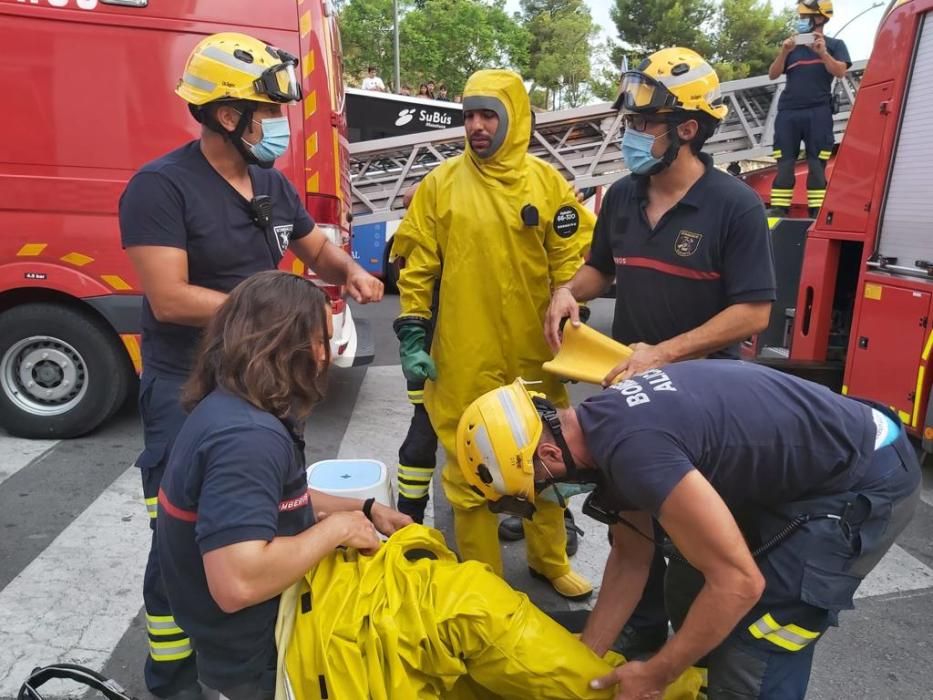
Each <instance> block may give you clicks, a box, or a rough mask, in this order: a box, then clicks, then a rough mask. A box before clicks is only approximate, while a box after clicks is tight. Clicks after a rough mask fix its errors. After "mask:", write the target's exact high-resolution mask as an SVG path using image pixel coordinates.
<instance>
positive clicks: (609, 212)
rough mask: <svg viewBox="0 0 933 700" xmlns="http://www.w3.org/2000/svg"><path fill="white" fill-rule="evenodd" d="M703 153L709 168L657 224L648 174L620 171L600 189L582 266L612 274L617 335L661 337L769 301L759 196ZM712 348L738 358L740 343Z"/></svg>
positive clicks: (769, 265) (770, 265) (769, 268)
mask: <svg viewBox="0 0 933 700" xmlns="http://www.w3.org/2000/svg"><path fill="white" fill-rule="evenodd" d="M700 158H701V159H702V161H703V164H704V165H705V166H706V173H705V174H704V175H703V176H701V177H700V179H699V180H697V181H696V182H695V183H694V185H693V187H691V188H690V189H689V190H688V191H687V193H686V194H685V195H684V196H683V198H682V199H681V200H680V202H678V203H677V204H676V205H675V206H674V207H672V208H671V209H670V210H669V211H668V212H667V213H666V214H664V216H663V217H662V218H661V220H660V221H659V222H658V225H657V226H656V227H654V228H653V229H652V228H651V225H650V224H649V223H648V218H647V216H646V214H645V208H646V207H647V205H648V182H649V180H648V178H647V177H637V176H632V175H629V176H626V177H624V178H622V179H621V180H619V181H618V182H616V183H614V184H613V185H612V186H611V187H610V188H609V190H608V191H607V192H606V196H605V198H604V199H603V204H602V208H601V209H600V211H599V218H598V219H597V221H596V229H595V231H594V232H593V245H592V248H591V250H590V258H589V260H588V261H587V265H590V266H591V267H594V268H596V269H597V270H599V271H600V272H602V273H603V274H606V275H612V274H614V275H615V277H616V305H615V316H614V318H613V322H612V337H613V338H615V339H616V340H619V341H621V342H623V343H636V342H644V343H651V344H656V343H660V342H662V341H665V340H668V339H670V338H673V337H674V336H677V335H680V334H681V333H684V332H686V331H689V330H692V329H693V328H696V327H697V326H700V325H702V324H704V323H706V321H708V320H709V319H711V318H712V317H713V316H715V315H716V314H718V313H719V312H720V311H722V310H723V309H725V308H726V307H728V306H731V305H732V304H738V303H744V302H755V301H774V299H775V282H774V261H773V257H772V253H771V238H770V232H769V230H768V222H767V218H766V217H765V211H764V205H763V204H762V202H761V198H760V197H758V195H757V194H755V192H754V190H752V189H751V188H750V187H748V186H747V185H746V184H745V183H743V182H742V181H741V180H739V179H738V178H735V177H732V176H731V175H729V174H727V173H724V172H722V171H720V170H717V169H716V168H715V167H713V161H712V158H710V157H709V156H708V155H706V154H705V153H701V154H700ZM713 356H714V357H716V356H719V357H738V347H737V346H733V347H729V348H725V349H724V350H722V351H720V352H718V353H714V354H713Z"/></svg>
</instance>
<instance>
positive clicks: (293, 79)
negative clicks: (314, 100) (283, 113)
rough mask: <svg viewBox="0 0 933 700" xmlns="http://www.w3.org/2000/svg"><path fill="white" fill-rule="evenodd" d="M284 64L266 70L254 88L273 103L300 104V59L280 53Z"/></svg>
mask: <svg viewBox="0 0 933 700" xmlns="http://www.w3.org/2000/svg"><path fill="white" fill-rule="evenodd" d="M279 55H280V57H281V58H282V63H280V64H278V65H277V66H272V67H271V68H268V69H266V70H265V71H264V72H263V74H262V75H261V76H259V78H258V79H257V80H256V82H255V83H254V84H253V86H254V87H255V89H256V93H257V94H259V95H265V96H266V97H268V98H269V99H270V100H272V101H273V102H298V101H300V100H301V84H300V83H299V82H298V73H297V71H296V70H295V69H296V67H297V66H298V59H297V58H295V57H294V56H290V55H289V54H287V53H285V52H284V51H279Z"/></svg>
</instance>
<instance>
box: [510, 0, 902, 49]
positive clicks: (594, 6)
mask: <svg viewBox="0 0 933 700" xmlns="http://www.w3.org/2000/svg"><path fill="white" fill-rule="evenodd" d="M645 1H646V2H650V0H645ZM880 1H881V0H837V2H835V3H834V14H833V19H832V20H831V21H830V23H829V24H828V25H827V32H826V33H827V35H828V36H833V35H834V34H835V33H836V32H837V31H839V30H840V29H842V27H843V25H845V24H846V22H848V21H849V20H851V19H852V18H853V17H856V16H857V15H858V14H859V13H860V12H862V11H864V10H867V9H868V8H869V7H871V6H872V5H874V4H877V3H879V2H880ZM586 4H587V5H589V6H590V10H591V11H592V13H593V20H594V21H595V22H596V24H597V25H599V26H600V27H602V29H603V31H602V34H603V35H604V36H607V37H608V36H612V37H615V33H616V32H615V25H614V24H613V23H612V19H610V17H609V8H610V7H611V6H612V5H613V4H614V3H613V2H612V0H586ZM771 4H772V5H773V6H774V7H775V9H783V8H785V7H796V6H797V4H796V3H795V2H789V1H788V0H771ZM887 4H888V3H887V1H886V0H885V2H884V3H883V4H881V5H879V7H876V8H874V9H873V10H870V11H868V12H865V14H864V15H862V16H861V17H859V18H858V19H856V20H854V21H853V22H852V23H851V24H849V25H848V26H847V27H845V29H843V31H842V33H841V34H840V35H839V38H840V39H842V40H843V41H845V43H846V46H847V47H848V49H849V55H850V56H851V57H852V60H854V61H857V60H859V59H862V58H868V56H869V54H870V53H871V46H872V42H873V41H874V37H875V29H876V28H877V26H878V22H880V21H881V18H882V16H883V15H884V8H885V7H886V6H887ZM505 5H506V9H507V10H508V11H509V12H518V11H520V10H521V2H520V0H506V3H505ZM775 48H776V47H775Z"/></svg>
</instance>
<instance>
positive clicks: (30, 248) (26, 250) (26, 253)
mask: <svg viewBox="0 0 933 700" xmlns="http://www.w3.org/2000/svg"><path fill="white" fill-rule="evenodd" d="M47 246H48V243H27V244H26V245H24V246H23V247H22V248H20V249H19V251H18V252H17V253H16V257H18V258H32V257H35V256H37V255H41V254H42V251H43V250H45V249H46V247H47Z"/></svg>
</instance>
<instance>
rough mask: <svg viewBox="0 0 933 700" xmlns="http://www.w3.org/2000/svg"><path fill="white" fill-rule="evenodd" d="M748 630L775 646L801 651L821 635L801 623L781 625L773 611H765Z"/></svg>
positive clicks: (757, 637) (754, 635)
mask: <svg viewBox="0 0 933 700" xmlns="http://www.w3.org/2000/svg"><path fill="white" fill-rule="evenodd" d="M748 631H749V632H750V633H751V635H752V636H753V637H754V638H755V639H764V640H765V641H768V642H771V643H772V644H774V645H775V646H779V647H781V648H782V649H787V650H788V651H800V650H801V649H803V648H804V647H806V646H807V645H808V644H810V643H811V642H813V641H814V640H815V639H817V638H818V637H819V636H820V633H819V632H812V631H810V630H808V629H804V628H803V627H800V626H799V625H794V624H790V625H779V624H778V623H777V620H775V619H774V618H773V617H772V616H771V613H765V614H764V615H763V616H762V617H760V618H759V619H758V620H756V621H755V622H753V623H752V624H750V625H749V626H748Z"/></svg>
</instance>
